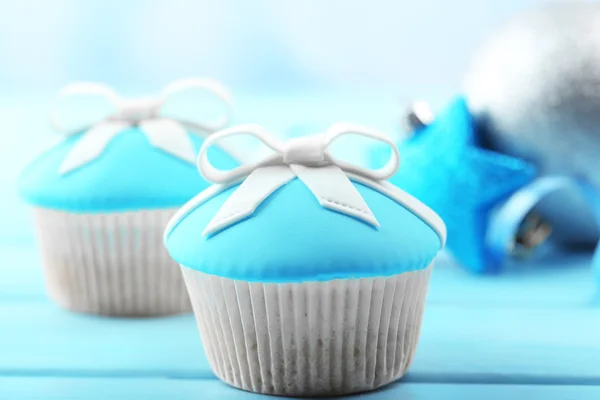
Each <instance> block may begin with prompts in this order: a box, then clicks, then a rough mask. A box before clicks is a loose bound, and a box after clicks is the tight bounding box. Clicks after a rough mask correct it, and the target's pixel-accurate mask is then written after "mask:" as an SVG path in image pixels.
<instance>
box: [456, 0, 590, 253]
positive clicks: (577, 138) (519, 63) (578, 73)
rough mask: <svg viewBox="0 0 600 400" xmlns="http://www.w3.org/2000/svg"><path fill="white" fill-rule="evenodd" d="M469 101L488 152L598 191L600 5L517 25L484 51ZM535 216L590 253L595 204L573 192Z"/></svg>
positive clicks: (567, 6)
mask: <svg viewBox="0 0 600 400" xmlns="http://www.w3.org/2000/svg"><path fill="white" fill-rule="evenodd" d="M465 93H466V96H467V99H468V105H469V109H470V111H471V112H472V113H473V114H474V117H475V120H476V125H477V130H478V134H479V135H480V137H481V140H482V143H483V145H484V146H486V147H488V148H491V149H493V150H495V151H498V152H501V153H505V154H508V155H511V156H515V157H518V158H520V159H524V160H527V161H530V162H532V163H533V164H534V165H535V166H536V168H537V170H538V175H539V176H552V175H568V176H577V177H579V178H581V179H583V180H585V181H587V182H589V183H590V184H591V186H592V187H594V188H595V189H596V190H598V189H600V174H598V172H597V171H598V170H600V156H599V154H600V4H599V3H595V2H580V1H569V2H559V3H549V4H544V5H541V6H539V7H537V8H533V9H531V10H529V11H526V12H524V13H522V14H520V15H517V16H515V17H513V18H512V19H511V20H509V21H508V22H507V23H506V24H505V25H504V26H503V27H501V28H500V29H499V30H497V31H496V32H495V33H494V34H493V35H492V36H490V37H489V38H488V39H487V40H486V42H485V43H484V44H483V46H482V48H481V49H480V51H479V52H478V53H477V54H476V56H475V57H474V58H473V61H472V63H471V65H470V68H469V69H468V73H467V75H466V79H465ZM536 212H538V213H539V214H540V216H541V217H542V218H543V219H544V220H545V221H547V222H549V223H550V225H551V226H552V227H553V236H554V237H555V238H556V239H558V240H559V241H560V242H562V243H565V244H569V245H578V246H581V245H584V246H591V245H593V244H595V243H596V242H597V239H598V228H597V224H596V220H595V218H594V214H593V212H592V209H591V207H590V201H589V198H587V199H586V198H585V196H582V194H581V192H580V191H579V190H578V189H577V188H575V186H572V188H571V189H569V188H562V189H560V190H557V191H555V192H553V193H549V194H548V196H546V198H545V199H543V200H542V201H541V202H540V203H539V204H538V205H537V206H536Z"/></svg>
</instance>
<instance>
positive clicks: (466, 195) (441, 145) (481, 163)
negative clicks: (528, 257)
mask: <svg viewBox="0 0 600 400" xmlns="http://www.w3.org/2000/svg"><path fill="white" fill-rule="evenodd" d="M399 150H400V154H401V157H402V167H401V168H400V170H399V171H398V173H397V174H396V175H395V176H394V177H392V179H390V181H391V182H392V183H393V184H395V185H397V186H398V187H400V188H402V189H403V190H405V191H407V192H408V193H410V194H412V195H413V196H415V197H417V198H418V199H420V200H421V201H423V202H424V203H425V204H427V205H428V206H430V207H431V208H432V209H433V210H434V211H436V212H437V213H438V214H439V215H440V216H441V217H442V219H443V220H444V221H445V223H446V226H447V229H448V242H447V248H448V249H449V251H450V252H451V253H452V255H453V256H454V257H455V258H456V260H457V261H458V262H459V263H460V264H461V265H462V266H464V267H465V268H467V269H469V270H470V271H472V272H478V273H482V272H495V271H498V270H499V269H500V267H501V265H502V260H501V259H500V258H499V257H497V254H495V252H494V248H493V247H491V246H490V245H489V243H488V228H489V225H490V222H491V221H492V220H493V218H494V216H495V214H496V212H497V208H498V207H500V206H502V205H503V204H504V203H505V202H506V201H507V200H508V199H509V198H510V197H511V196H512V195H513V194H515V192H517V191H518V190H519V189H521V188H523V187H526V185H528V184H529V183H531V182H532V181H533V180H534V178H535V177H536V170H535V167H534V166H533V165H532V164H529V163H527V162H526V161H523V160H521V159H518V158H514V157H511V156H507V155H504V154H500V153H497V152H494V151H490V150H487V149H484V148H482V147H481V144H480V143H479V141H478V137H477V135H476V134H475V128H474V124H473V120H472V117H471V114H470V113H469V111H468V108H467V105H466V101H465V100H464V99H463V98H458V99H456V100H454V101H453V102H452V103H451V104H450V106H449V107H448V108H447V109H446V110H445V111H444V112H442V113H441V114H440V115H439V116H438V117H437V118H436V119H435V120H434V121H433V122H432V123H431V124H430V125H428V126H426V127H425V128H424V129H422V130H420V131H418V132H415V135H414V136H413V137H412V138H410V139H408V140H406V141H405V142H403V143H401V144H400V145H399ZM375 153H377V151H376V152H375ZM379 157H381V155H377V154H376V155H375V158H376V159H377V158H379ZM519 217H520V216H519Z"/></svg>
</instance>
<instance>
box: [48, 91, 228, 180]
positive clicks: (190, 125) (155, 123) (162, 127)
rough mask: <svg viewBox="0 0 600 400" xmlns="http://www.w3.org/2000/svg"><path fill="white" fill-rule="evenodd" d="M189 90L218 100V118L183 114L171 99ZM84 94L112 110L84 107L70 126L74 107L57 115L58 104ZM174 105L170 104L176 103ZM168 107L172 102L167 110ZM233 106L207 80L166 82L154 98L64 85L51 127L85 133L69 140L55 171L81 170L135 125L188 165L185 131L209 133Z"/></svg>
mask: <svg viewBox="0 0 600 400" xmlns="http://www.w3.org/2000/svg"><path fill="white" fill-rule="evenodd" d="M190 91H197V92H198V91H199V92H207V93H209V94H210V95H212V96H214V97H216V98H217V100H218V101H219V103H220V105H221V106H222V108H223V115H222V116H221V118H220V120H218V121H217V122H212V123H211V122H205V121H201V120H198V118H197V116H196V113H197V111H198V109H200V107H199V106H196V107H187V108H185V110H187V109H189V108H191V109H192V110H193V111H194V114H193V115H192V116H191V117H187V118H186V117H183V116H182V115H184V114H185V110H181V109H177V110H173V108H180V107H181V102H179V103H178V102H176V101H174V98H176V97H177V96H178V95H179V94H182V93H184V92H186V93H187V92H190ZM86 98H99V99H100V100H104V102H105V103H108V105H109V107H110V108H111V112H110V113H109V115H108V116H107V115H104V114H102V110H101V109H98V108H96V107H94V108H91V109H90V110H87V111H88V112H89V111H91V112H93V113H95V114H96V115H92V116H91V117H90V118H88V120H87V121H85V122H84V123H83V124H79V125H77V124H74V123H72V122H70V121H69V117H71V118H72V117H73V116H78V115H79V114H80V112H79V111H81V110H80V109H79V110H69V109H67V110H62V111H67V115H68V117H67V118H66V120H65V118H64V116H63V117H61V115H62V114H61V113H60V112H59V111H60V105H61V104H63V102H64V101H65V100H71V101H73V100H76V101H77V106H79V102H80V101H81V100H85V99H86ZM173 103H175V105H178V106H179V107H175V105H174V104H173ZM167 105H172V106H173V107H171V111H170V112H167V109H168V107H166V106H167ZM232 108H233V106H232V103H231V98H230V95H229V93H228V92H227V90H226V89H225V88H224V87H223V86H221V85H220V84H219V83H217V82H214V81H211V80H206V79H187V80H182V81H177V82H174V83H172V84H170V85H168V86H167V87H166V88H165V89H163V91H162V92H161V93H160V94H159V95H158V96H155V97H147V98H137V99H126V98H122V97H121V96H120V95H119V94H118V93H117V92H115V91H114V90H113V89H112V88H110V87H107V86H105V85H102V84H95V83H75V84H71V85H69V86H67V87H66V88H64V89H63V90H62V91H61V92H59V95H58V97H57V100H56V102H55V106H54V109H53V112H52V114H51V120H52V125H53V126H54V128H55V129H56V130H57V131H59V132H61V133H63V134H64V135H66V136H71V135H73V134H76V133H79V132H82V131H83V132H84V133H83V134H82V136H81V138H80V139H79V140H78V141H77V142H76V143H75V144H74V146H73V147H72V148H71V150H70V152H69V153H68V154H67V156H66V158H65V159H64V160H63V162H62V164H61V166H60V167H59V172H60V173H62V174H64V173H67V172H70V171H72V170H75V169H77V168H80V167H82V166H84V165H86V164H87V163H89V162H91V161H93V160H95V159H96V158H98V157H100V155H101V154H102V153H103V152H104V149H105V148H106V146H107V145H108V143H109V142H110V141H111V140H112V139H113V138H114V137H115V136H117V135H118V134H119V133H121V132H123V131H124V130H125V129H127V128H128V127H131V126H138V127H139V128H140V130H141V131H142V133H143V134H144V135H145V136H146V137H147V138H148V141H149V142H150V144H151V145H152V146H153V147H155V148H157V149H160V150H163V151H165V152H167V153H169V154H170V155H172V156H175V157H177V158H179V159H182V160H184V161H187V162H189V163H191V164H193V163H194V162H195V159H196V155H195V151H194V146H193V144H192V142H191V140H190V138H189V136H188V131H187V130H188V129H189V130H191V131H193V132H195V133H197V134H203V133H211V132H213V131H215V130H217V129H220V128H221V127H223V126H224V125H226V124H227V123H228V122H229V119H230V114H231V110H232Z"/></svg>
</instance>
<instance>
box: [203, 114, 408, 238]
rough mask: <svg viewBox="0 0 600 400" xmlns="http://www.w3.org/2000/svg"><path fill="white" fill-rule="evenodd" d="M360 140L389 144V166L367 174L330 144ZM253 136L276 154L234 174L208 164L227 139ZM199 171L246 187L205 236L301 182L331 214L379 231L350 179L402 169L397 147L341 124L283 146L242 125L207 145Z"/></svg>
mask: <svg viewBox="0 0 600 400" xmlns="http://www.w3.org/2000/svg"><path fill="white" fill-rule="evenodd" d="M352 134H354V135H360V136H365V137H368V138H371V139H374V140H376V141H380V142H383V143H385V144H387V145H388V146H389V147H390V148H391V149H392V154H391V157H390V159H389V161H388V163H387V164H386V165H385V166H384V167H382V168H380V169H367V168H363V167H361V166H359V165H355V164H352V163H349V162H345V161H343V160H340V159H338V158H335V157H334V156H332V155H331V153H330V152H329V151H328V147H329V145H330V144H331V143H332V142H333V141H334V140H335V139H337V138H339V137H341V136H344V135H352ZM237 135H250V136H253V137H255V138H257V139H258V140H260V141H261V142H262V143H263V144H264V145H265V146H266V147H268V148H269V149H270V150H272V151H273V152H274V154H272V155H270V156H268V157H266V158H264V159H263V160H262V161H259V162H255V163H247V164H242V165H240V166H239V167H236V168H234V169H232V170H219V169H217V168H215V167H214V166H213V165H212V164H211V163H210V161H209V160H208V156H207V151H208V148H209V147H210V146H212V145H213V144H215V143H216V142H218V141H219V140H222V139H224V138H226V137H231V136H237ZM197 162H198V169H199V170H200V173H201V174H202V175H203V176H204V178H206V179H207V180H209V181H211V182H213V183H221V184H226V183H232V182H236V181H241V180H244V181H243V182H242V184H241V185H240V186H239V187H238V188H237V189H236V190H235V192H234V193H233V194H232V195H231V196H230V197H229V198H228V199H227V200H226V201H225V203H224V204H223V205H222V206H221V208H220V210H219V211H218V212H217V214H216V215H215V217H214V218H213V219H212V220H211V221H210V222H209V224H208V225H207V227H206V229H205V230H204V233H203V234H204V235H209V234H211V233H214V232H217V231H220V230H223V229H225V228H227V227H228V226H230V225H232V224H234V223H235V222H237V221H240V220H242V219H244V218H247V217H249V216H250V215H252V214H253V213H254V211H255V210H256V208H257V207H258V206H259V205H260V204H261V202H262V201H263V200H265V199H266V198H267V197H269V195H271V193H273V192H274V191H276V190H277V189H278V188H280V187H281V186H283V185H284V184H286V183H287V182H289V181H290V180H292V179H294V178H295V177H298V178H299V179H300V180H301V181H302V182H303V183H304V184H305V185H306V186H307V187H308V189H309V190H310V191H311V192H312V193H313V194H314V195H315V197H316V198H317V200H318V201H319V203H320V204H321V205H322V206H323V207H325V208H328V209H331V210H334V211H337V212H340V213H343V214H346V215H349V216H352V217H355V218H358V219H360V220H362V221H364V222H366V223H368V224H370V225H372V226H375V227H377V226H379V223H378V222H377V219H376V218H375V216H374V215H373V213H372V212H371V210H370V209H369V207H368V205H367V204H366V202H365V200H364V199H363V198H362V196H361V195H360V193H359V192H358V190H357V189H356V187H354V185H353V184H352V183H351V182H350V180H349V178H348V175H347V174H350V175H357V176H359V177H361V178H366V179H368V180H372V181H380V180H385V179H388V178H390V177H391V176H393V175H394V174H395V173H396V171H397V170H398V167H399V166H400V155H399V153H398V149H397V148H396V146H395V144H394V142H393V141H392V140H391V139H390V138H388V137H387V136H386V135H385V134H383V133H380V132H377V131H375V130H373V129H370V128H366V127H363V126H359V125H353V124H347V123H338V124H335V125H333V126H332V127H331V128H330V129H329V130H328V131H327V133H325V134H319V135H313V136H306V137H301V138H295V139H290V140H288V141H286V142H282V141H280V140H279V139H277V138H276V137H275V136H273V135H271V134H269V133H268V132H267V131H265V130H264V129H263V128H262V127H260V126H257V125H242V126H239V127H234V128H230V129H226V130H223V131H220V132H217V133H215V134H213V135H211V136H210V137H209V138H208V139H206V141H205V142H204V144H203V146H202V148H201V150H200V153H199V154H198V161H197Z"/></svg>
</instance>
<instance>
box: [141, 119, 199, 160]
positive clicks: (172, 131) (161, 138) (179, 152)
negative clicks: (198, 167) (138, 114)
mask: <svg viewBox="0 0 600 400" xmlns="http://www.w3.org/2000/svg"><path fill="white" fill-rule="evenodd" d="M140 129H141V130H142V132H144V135H146V137H147V138H148V141H149V142H150V144H151V145H152V146H154V147H155V148H157V149H160V150H163V151H165V152H167V153H169V154H171V155H173V156H175V157H176V158H180V159H182V160H185V161H187V162H189V163H191V164H195V163H196V154H195V152H194V145H193V143H192V141H191V140H190V137H189V136H188V133H187V130H186V129H185V127H184V126H183V125H181V124H180V123H179V122H177V121H173V120H170V119H166V118H164V119H154V120H148V121H144V122H142V123H141V124H140Z"/></svg>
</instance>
